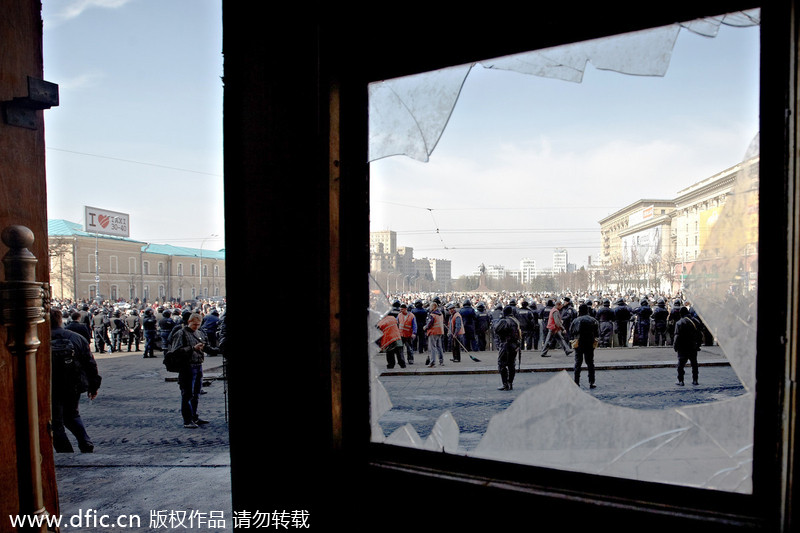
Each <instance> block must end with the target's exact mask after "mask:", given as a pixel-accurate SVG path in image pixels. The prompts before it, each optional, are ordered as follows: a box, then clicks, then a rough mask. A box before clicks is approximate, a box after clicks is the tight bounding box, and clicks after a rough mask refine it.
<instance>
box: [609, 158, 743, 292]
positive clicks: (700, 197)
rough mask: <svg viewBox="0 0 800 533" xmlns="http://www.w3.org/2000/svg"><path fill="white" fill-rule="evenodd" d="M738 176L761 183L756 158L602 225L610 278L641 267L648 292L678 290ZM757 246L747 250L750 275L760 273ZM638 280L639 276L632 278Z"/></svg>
mask: <svg viewBox="0 0 800 533" xmlns="http://www.w3.org/2000/svg"><path fill="white" fill-rule="evenodd" d="M740 173H745V176H749V175H751V174H753V175H754V176H755V177H756V179H757V176H758V157H755V158H751V159H748V160H747V161H745V162H743V163H740V164H738V165H735V166H733V167H730V168H728V169H725V170H723V171H722V172H719V173H717V174H715V175H713V176H710V177H708V178H706V179H704V180H701V181H699V182H697V183H694V184H693V185H691V186H689V187H686V188H685V189H682V190H680V191H678V193H677V196H676V197H675V198H674V199H671V200H651V199H643V200H638V201H636V202H634V203H632V204H630V205H628V206H627V207H625V208H623V209H621V210H619V211H617V212H616V213H612V214H611V215H609V216H607V217H606V218H604V219H602V220H600V221H599V223H600V234H601V244H602V251H601V264H602V268H603V269H604V270H605V271H606V274H612V273H611V272H609V271H611V270H613V269H624V268H626V267H630V266H637V265H638V266H641V267H642V268H641V269H640V270H641V271H642V272H644V274H643V275H644V276H648V277H649V278H650V281H651V283H650V284H649V285H650V288H653V289H659V288H660V289H671V290H676V289H678V288H679V287H680V282H681V280H682V279H683V278H684V277H685V274H686V272H688V271H691V269H692V266H693V265H694V263H695V262H696V261H697V260H698V259H699V258H700V257H701V253H702V252H703V251H704V250H705V249H706V248H707V242H706V240H707V238H708V236H709V232H710V230H711V228H712V226H713V225H714V223H715V221H716V220H717V219H718V217H719V216H720V213H721V209H722V207H723V206H724V205H725V201H726V199H727V198H728V196H729V195H730V194H731V193H732V190H733V188H734V185H735V184H736V181H737V177H738V176H740ZM756 244H757V243H756V242H753V243H752V244H751V245H749V247H748V249H745V250H744V251H743V253H744V254H745V255H749V256H750V258H749V260H748V259H747V258H746V260H745V261H744V262H743V265H747V267H744V270H746V271H747V270H750V269H751V268H756V267H755V266H754V263H755V258H756V252H757V251H756ZM712 252H713V250H712ZM711 255H712V256H713V255H714V254H711ZM751 264H752V265H753V266H752V267H751ZM628 270H629V271H630V268H628ZM637 275H638V276H639V277H641V274H633V275H632V276H634V277H635V276H637ZM611 277H614V276H613V275H612V276H611ZM618 277H619V276H618ZM655 279H658V281H657V282H655V286H654V284H653V283H652V281H654V280H655Z"/></svg>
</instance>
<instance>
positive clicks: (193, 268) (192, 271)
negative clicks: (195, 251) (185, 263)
mask: <svg viewBox="0 0 800 533" xmlns="http://www.w3.org/2000/svg"><path fill="white" fill-rule="evenodd" d="M189 275H190V276H196V275H197V265H195V264H194V263H192V264H191V265H189Z"/></svg>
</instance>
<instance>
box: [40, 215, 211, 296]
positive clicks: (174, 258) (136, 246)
mask: <svg viewBox="0 0 800 533" xmlns="http://www.w3.org/2000/svg"><path fill="white" fill-rule="evenodd" d="M48 241H49V252H50V254H49V255H50V257H49V260H50V279H51V291H52V295H53V297H54V298H56V299H71V300H74V301H78V300H93V299H96V298H101V299H104V300H106V299H107V300H125V301H132V300H136V299H139V300H146V301H148V302H153V301H165V300H171V301H174V300H177V301H183V300H194V299H203V298H224V297H225V251H224V250H219V251H215V250H204V249H196V248H186V247H180V246H172V245H167V244H154V243H146V242H142V241H136V240H132V239H127V238H122V237H111V236H107V235H95V234H91V233H87V232H85V231H83V229H82V226H81V224H77V223H74V222H69V221H66V220H50V221H48Z"/></svg>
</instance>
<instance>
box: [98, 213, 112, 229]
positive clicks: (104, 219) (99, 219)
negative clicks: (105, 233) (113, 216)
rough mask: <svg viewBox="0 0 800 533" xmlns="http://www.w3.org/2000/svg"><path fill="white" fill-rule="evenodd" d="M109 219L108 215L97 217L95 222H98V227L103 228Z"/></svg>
mask: <svg viewBox="0 0 800 533" xmlns="http://www.w3.org/2000/svg"><path fill="white" fill-rule="evenodd" d="M109 218H110V217H109V216H108V215H97V221H98V222H100V225H101V226H103V227H104V228H105V227H107V226H108V219H109Z"/></svg>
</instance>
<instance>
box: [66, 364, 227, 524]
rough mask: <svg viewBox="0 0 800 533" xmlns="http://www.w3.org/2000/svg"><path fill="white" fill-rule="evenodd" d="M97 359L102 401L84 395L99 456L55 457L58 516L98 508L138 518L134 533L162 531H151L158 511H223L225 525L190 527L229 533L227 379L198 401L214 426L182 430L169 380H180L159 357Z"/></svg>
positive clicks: (209, 367)
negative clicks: (138, 522) (91, 400)
mask: <svg viewBox="0 0 800 533" xmlns="http://www.w3.org/2000/svg"><path fill="white" fill-rule="evenodd" d="M95 358H96V359H97V364H98V367H99V370H100V375H101V376H102V377H103V383H102V386H101V388H100V391H99V394H98V396H97V398H96V399H95V400H94V401H93V402H89V401H88V399H86V398H85V397H84V398H83V399H82V400H81V406H80V411H81V415H82V417H83V419H84V422H85V424H86V427H87V430H88V432H89V435H90V436H91V437H92V440H93V441H94V444H95V453H92V454H81V453H75V454H56V455H55V464H56V479H57V481H58V491H59V502H60V505H61V513H62V514H63V515H65V516H73V515H74V514H75V513H78V512H79V511H80V510H84V511H85V510H86V509H94V510H96V511H98V512H99V513H102V514H106V515H108V516H110V517H119V516H122V515H137V516H139V517H140V518H141V521H142V526H143V527H141V528H134V529H132V530H135V531H164V530H165V528H164V527H153V528H150V527H147V526H148V525H149V524H150V520H151V517H152V513H153V512H159V511H176V512H192V511H194V512H197V513H200V515H199V516H201V518H202V517H203V516H205V517H206V518H207V517H208V516H209V515H210V513H212V512H214V513H220V512H221V513H224V517H225V519H226V520H227V521H226V524H225V526H226V527H224V528H223V527H218V528H215V527H201V528H197V527H195V528H189V529H190V530H194V531H200V530H202V531H229V530H232V528H231V519H232V514H231V509H232V506H231V499H230V454H229V448H228V444H229V439H228V425H227V423H226V420H225V391H224V381H222V380H208V386H207V387H204V390H205V391H206V392H207V393H206V394H203V395H202V396H200V403H199V409H198V410H199V412H200V416H201V417H202V418H203V419H206V420H208V421H209V422H210V424H208V425H206V426H202V427H200V428H198V429H185V428H184V427H183V420H182V418H181V414H180V392H179V390H178V384H177V383H176V382H174V381H166V380H168V379H174V377H175V376H176V374H171V373H168V372H166V370H164V365H163V364H162V359H161V357H160V355H159V356H158V357H157V358H155V359H143V358H142V354H141V352H139V353H136V352H132V353H130V354H129V353H127V352H122V353H115V354H107V355H102V354H95ZM221 365H222V359H221V358H220V357H210V358H207V359H206V364H205V365H204V368H205V370H206V372H205V374H206V377H207V378H213V377H216V376H220V375H221ZM70 438H71V435H70ZM73 443H74V440H73ZM76 449H77V447H76ZM203 513H206V514H205V515H203ZM162 516H163V515H162ZM217 516H218V515H217ZM65 530H68V531H86V532H92V533H97V532H99V531H102V530H103V529H102V528H96V527H86V528H74V527H71V528H68V529H65Z"/></svg>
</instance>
